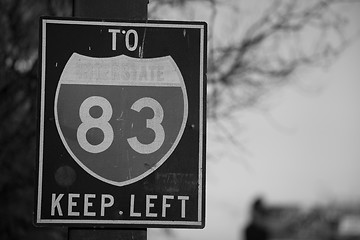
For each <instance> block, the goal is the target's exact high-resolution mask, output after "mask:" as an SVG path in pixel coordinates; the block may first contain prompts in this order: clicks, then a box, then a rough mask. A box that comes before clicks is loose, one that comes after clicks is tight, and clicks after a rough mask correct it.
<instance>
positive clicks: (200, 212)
mask: <svg viewBox="0 0 360 240" xmlns="http://www.w3.org/2000/svg"><path fill="white" fill-rule="evenodd" d="M51 24H57V25H59V24H60V25H61V24H64V25H74V26H78V27H79V26H115V27H116V26H122V27H138V28H141V27H143V28H145V29H149V28H154V29H155V28H159V29H164V28H168V29H196V30H199V32H200V39H199V49H200V53H199V59H198V61H199V67H200V69H199V76H198V80H199V83H198V84H199V92H198V94H199V103H198V108H199V109H198V111H199V112H198V116H196V117H195V118H197V120H198V123H199V127H198V131H199V133H198V140H199V143H198V149H197V151H198V152H197V154H198V163H197V165H198V169H197V171H198V172H197V177H198V179H197V194H198V195H197V219H196V220H191V221H188V220H181V221H179V220H172V219H170V220H169V219H166V220H161V219H160V220H159V218H156V219H149V218H146V219H139V220H133V219H132V220H129V219H88V218H84V217H83V218H81V217H80V218H78V219H73V218H71V219H69V218H68V219H61V218H46V217H44V216H43V215H44V206H43V202H44V196H43V193H44V192H45V190H44V189H45V188H44V183H45V182H46V181H47V180H48V179H47V178H48V177H49V176H51V174H49V173H46V172H44V169H45V168H44V163H45V162H46V161H49V160H47V159H46V158H45V157H44V148H46V147H45V145H46V144H45V138H46V139H50V138H57V137H59V136H48V135H47V133H46V126H45V125H46V124H52V123H49V121H53V119H47V118H46V116H45V115H46V107H45V105H46V101H48V100H47V99H48V98H50V96H48V93H47V92H48V90H47V85H48V84H47V83H46V79H47V71H48V69H47V68H46V66H47V65H46V63H47V60H48V59H47V55H46V54H47V50H48V49H47V47H48V44H47V43H48V42H47V37H48V36H47V29H48V28H50V26H51ZM40 40H41V41H40V47H39V58H40V60H41V61H40V64H39V68H40V71H39V72H40V74H41V75H40V77H39V91H38V111H37V118H38V119H37V125H38V126H37V127H38V131H37V132H38V136H37V156H38V159H37V161H36V167H37V173H38V176H37V188H36V194H35V203H36V204H35V212H34V222H35V224H36V225H39V226H47V225H62V226H99V227H100V226H106V227H136V228H144V227H145V228H152V227H164V228H168V227H171V228H204V227H205V172H206V171H205V170H206V166H205V158H206V59H207V58H206V52H207V50H206V49H207V43H206V40H207V25H206V23H205V22H182V21H153V20H147V21H123V20H121V21H119V20H99V19H79V18H56V17H41V18H40ZM181 70H182V69H181ZM189 84H190V83H187V82H186V80H185V85H186V87H187V88H189V86H188V85H189ZM155 171H156V170H155ZM66 174H71V172H70V173H69V172H67V173H66ZM51 177H54V176H51ZM117 187H119V188H122V186H117ZM70 191H71V190H70ZM68 201H70V200H68ZM184 202H185V201H181V203H182V204H184Z"/></svg>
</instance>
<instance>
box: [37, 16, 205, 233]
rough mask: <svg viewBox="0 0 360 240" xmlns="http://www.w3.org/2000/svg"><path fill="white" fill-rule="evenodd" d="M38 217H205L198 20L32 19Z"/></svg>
mask: <svg viewBox="0 0 360 240" xmlns="http://www.w3.org/2000/svg"><path fill="white" fill-rule="evenodd" d="M41 36H42V38H41V39H42V42H41V45H40V56H41V79H40V96H39V113H38V119H39V137H38V156H39V157H38V163H37V166H38V172H39V173H38V189H37V204H36V214H35V215H36V216H35V223H36V224H39V225H46V224H60V225H65V226H73V225H78V224H81V225H119V226H125V227H126V226H129V225H131V226H139V227H189V228H202V227H204V217H205V212H204V209H205V199H204V198H205V129H206V126H205V116H206V114H205V103H206V91H205V89H206V84H205V69H206V64H205V62H206V61H205V60H206V57H205V56H206V55H205V53H206V44H205V41H206V24H205V23H201V22H169V21H167V22H164V21H147V22H136V23H133V22H116V21H108V22H107V21H99V22H98V21H95V20H92V21H82V20H77V19H56V18H47V17H46V18H42V19H41Z"/></svg>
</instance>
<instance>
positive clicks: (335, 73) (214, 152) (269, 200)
mask: <svg viewBox="0 0 360 240" xmlns="http://www.w3.org/2000/svg"><path fill="white" fill-rule="evenodd" d="M148 8H149V19H161V20H165V19H166V20H191V21H192V20H200V21H206V22H207V23H208V28H209V29H208V30H209V33H208V85H207V86H208V87H207V88H208V103H207V111H208V116H207V120H208V129H207V149H208V150H207V196H206V197H207V207H206V215H207V217H206V227H205V228H204V229H203V230H185V229H181V230H172V229H167V230H164V229H149V230H148V239H230V240H235V239H240V240H242V239H243V240H245V238H244V237H243V236H244V229H245V227H246V226H248V224H249V222H250V221H251V220H252V219H253V218H254V214H253V211H252V206H253V202H254V201H255V200H256V199H261V200H262V203H263V208H264V209H266V220H267V222H268V224H267V225H268V228H269V232H271V233H270V235H271V238H270V239H273V240H275V239H284V240H285V239H287V240H290V239H291V240H292V239H303V240H310V239H313V240H318V239H319V240H320V239H324V240H330V239H341V240H343V239H347V240H348V239H360V191H359V189H360V147H359V143H360V124H359V123H360V107H359V105H358V104H359V103H360V94H359V93H360V35H359V33H360V25H359V23H360V1H354V0H348V1H347V0H342V1H337V0H306V1H286V0H284V1H281V0H278V1H275V0H274V1H268V0H267V1H266V0H256V1H250V0H150V2H149V5H148ZM42 15H48V16H71V15H72V1H71V0H65V1H57V0H0V29H1V34H0V119H1V125H0V146H1V148H0V215H1V218H0V239H4V240H6V239H66V238H67V229H66V228H35V227H33V224H32V219H33V215H32V214H33V204H34V182H35V175H36V172H35V162H36V161H37V158H36V155H35V147H36V134H37V132H36V120H35V116H36V107H37V105H36V91H37V78H38V75H37V70H38V66H37V63H38V41H39V39H38V35H39V28H38V21H39V16H42Z"/></svg>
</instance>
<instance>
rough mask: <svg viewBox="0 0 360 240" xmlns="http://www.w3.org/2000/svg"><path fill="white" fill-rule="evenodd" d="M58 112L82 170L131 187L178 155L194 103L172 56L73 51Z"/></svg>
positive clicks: (58, 99) (60, 125) (58, 123)
mask: <svg viewBox="0 0 360 240" xmlns="http://www.w3.org/2000/svg"><path fill="white" fill-rule="evenodd" d="M54 113H55V122H56V127H57V130H58V133H59V136H60V138H61V140H62V142H63V144H64V146H65V148H66V150H67V151H68V153H69V154H70V155H71V157H72V158H73V159H74V160H75V161H76V162H77V163H78V164H79V165H80V166H81V168H83V169H84V170H85V171H86V172H87V173H89V174H90V175H92V176H93V177H95V178H97V179H99V180H101V181H103V182H106V183H109V184H112V185H115V186H125V185H128V184H131V183H134V182H136V181H139V180H140V179H143V178H144V177H146V176H147V175H149V174H150V173H152V172H153V171H155V170H156V169H157V168H158V167H160V166H161V165H162V164H163V163H164V162H165V161H166V160H167V159H168V158H169V156H170V155H171V154H172V152H173V151H174V150H175V148H176V146H177V145H178V143H179V141H180V139H181V136H182V134H183V132H184V129H185V125H186V121H187V115H188V98H187V93H186V88H185V83H184V79H183V77H182V75H181V72H180V70H179V68H178V67H177V65H176V63H175V61H174V60H173V59H172V58H171V56H166V57H160V58H149V59H137V58H131V57H128V56H125V55H121V56H115V57H105V58H93V57H88V56H83V55H80V54H77V53H73V54H72V56H71V57H70V59H69V60H68V62H67V64H66V65H65V68H64V70H63V72H62V74H61V77H60V81H59V83H58V86H57V89H56V96H55V104H54Z"/></svg>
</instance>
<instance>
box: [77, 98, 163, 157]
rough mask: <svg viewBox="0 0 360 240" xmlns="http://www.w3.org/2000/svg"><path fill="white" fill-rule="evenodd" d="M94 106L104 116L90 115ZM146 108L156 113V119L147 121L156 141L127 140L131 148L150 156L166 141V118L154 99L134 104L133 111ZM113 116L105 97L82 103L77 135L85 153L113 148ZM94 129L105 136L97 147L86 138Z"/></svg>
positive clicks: (145, 99)
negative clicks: (147, 142) (164, 126)
mask: <svg viewBox="0 0 360 240" xmlns="http://www.w3.org/2000/svg"><path fill="white" fill-rule="evenodd" d="M94 106H98V107H100V108H101V109H102V114H101V116H100V117H98V118H94V117H92V116H91V115H90V109H91V108H92V107H94ZM145 107H149V108H150V109H152V111H153V112H154V117H153V118H152V119H146V127H147V128H150V129H152V130H153V131H154V133H155V138H154V140H153V141H152V142H151V143H149V144H143V143H141V142H139V140H138V138H137V137H131V138H128V139H127V142H128V143H129V145H130V147H131V148H132V149H134V150H135V151H136V152H138V153H140V154H150V153H153V152H155V151H157V150H158V149H159V148H160V147H161V146H162V144H163V143H164V140H165V131H164V128H163V126H162V125H161V123H162V121H163V118H164V110H163V108H162V107H161V105H160V103H159V102H158V101H156V100H155V99H153V98H150V97H144V98H141V99H139V100H137V101H136V102H134V104H133V105H132V106H131V109H132V110H134V111H137V112H140V111H141V110H142V109H143V108H145ZM112 114H113V109H112V107H111V104H110V102H109V101H108V100H107V99H106V98H104V97H100V96H91V97H88V98H87V99H85V100H84V101H83V102H82V104H81V105H80V109H79V115H80V120H81V124H80V125H79V127H78V129H77V134H76V135H77V140H78V142H79V144H80V146H81V147H82V148H83V149H84V150H85V151H87V152H90V153H101V152H103V151H105V150H106V149H108V148H109V147H110V146H111V144H112V142H113V140H114V130H113V128H112V127H111V125H110V123H109V121H110V119H111V117H112ZM92 128H98V129H100V130H101V131H102V132H103V134H104V139H103V140H102V142H101V143H99V144H97V145H93V144H91V143H89V141H88V140H87V138H86V133H87V132H88V131H89V130H90V129H92Z"/></svg>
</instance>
